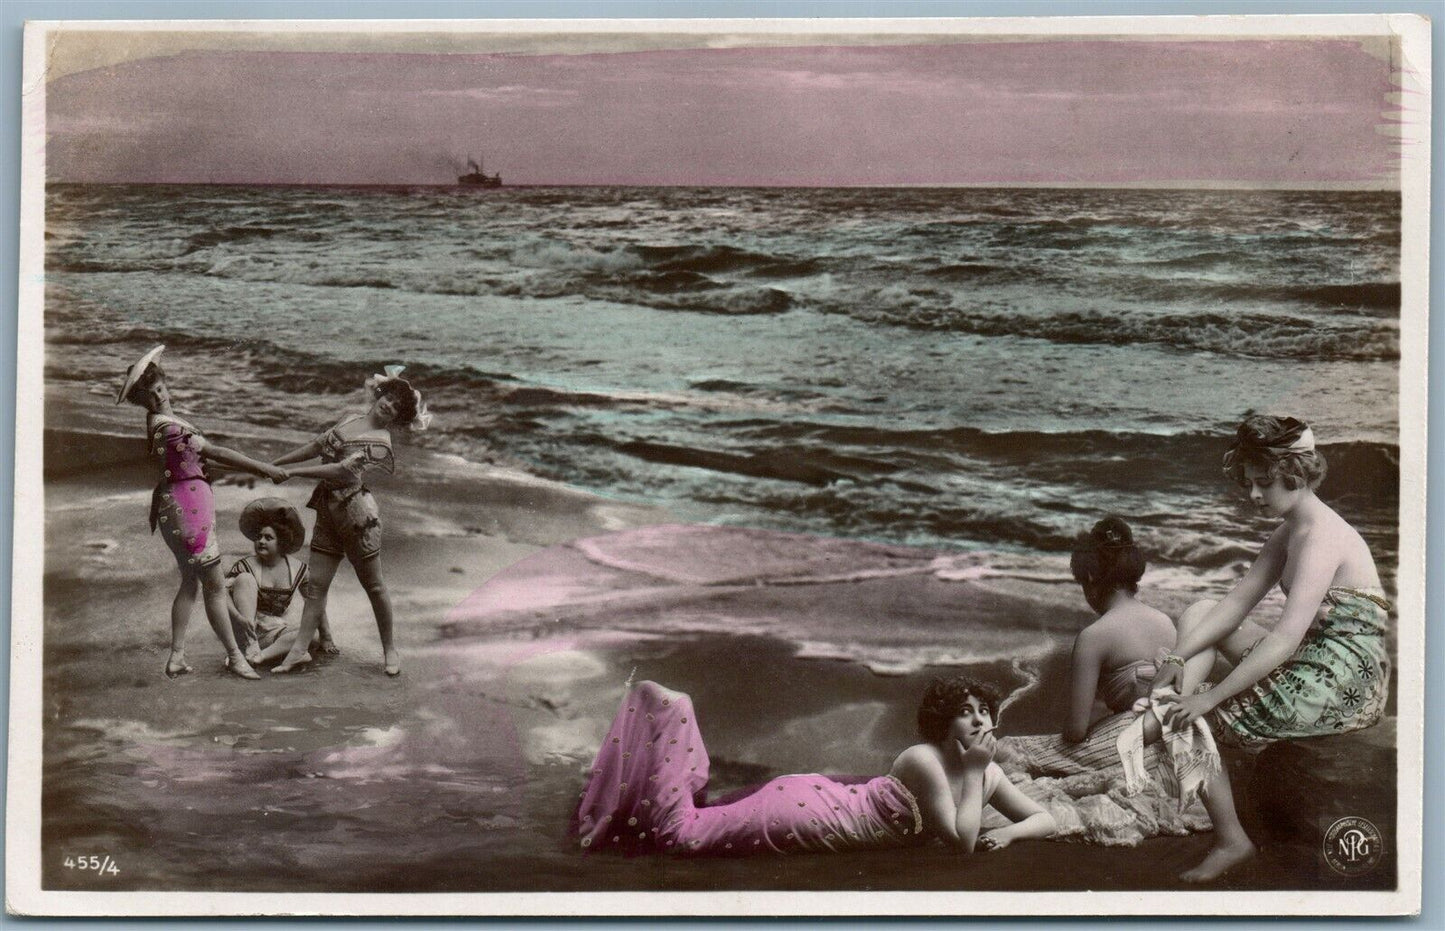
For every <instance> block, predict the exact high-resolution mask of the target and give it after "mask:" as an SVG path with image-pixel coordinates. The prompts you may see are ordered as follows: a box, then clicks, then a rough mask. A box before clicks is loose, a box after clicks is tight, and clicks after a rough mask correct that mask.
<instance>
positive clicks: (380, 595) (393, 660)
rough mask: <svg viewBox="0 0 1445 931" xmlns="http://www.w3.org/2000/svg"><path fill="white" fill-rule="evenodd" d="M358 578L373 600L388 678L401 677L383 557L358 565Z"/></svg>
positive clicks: (364, 560)
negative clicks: (383, 568) (383, 577)
mask: <svg viewBox="0 0 1445 931" xmlns="http://www.w3.org/2000/svg"><path fill="white" fill-rule="evenodd" d="M356 577H357V578H358V579H359V580H361V587H362V588H364V589H366V597H367V598H370V599H371V613H372V614H375V615H376V631H377V633H379V634H380V635H381V653H382V657H383V659H384V662H385V664H386V674H387V675H388V676H399V675H401V654H400V653H398V652H397V651H396V644H395V643H394V642H393V641H392V613H391V594H390V593H389V592H387V590H386V583H385V582H384V581H382V578H381V556H380V555H377V556H373V557H371V558H370V559H363V560H362V561H361V562H360V563H357V564H356Z"/></svg>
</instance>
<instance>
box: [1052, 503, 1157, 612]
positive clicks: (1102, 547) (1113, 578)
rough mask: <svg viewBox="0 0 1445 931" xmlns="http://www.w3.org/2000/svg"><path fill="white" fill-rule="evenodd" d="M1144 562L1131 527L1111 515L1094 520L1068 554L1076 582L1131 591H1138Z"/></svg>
mask: <svg viewBox="0 0 1445 931" xmlns="http://www.w3.org/2000/svg"><path fill="white" fill-rule="evenodd" d="M1145 565H1146V563H1145V561H1144V554H1143V553H1142V552H1141V551H1140V550H1139V547H1137V546H1135V545H1134V531H1133V530H1131V529H1130V528H1129V525H1128V524H1126V523H1124V521H1123V519H1122V518H1118V517H1114V516H1112V515H1110V516H1109V517H1106V518H1104V519H1103V520H1101V521H1099V522H1098V523H1097V524H1095V525H1094V529H1093V530H1090V531H1089V532H1088V533H1087V534H1086V535H1085V536H1084V537H1083V539H1082V540H1080V542H1079V545H1078V547H1077V548H1076V549H1075V550H1074V552H1073V554H1072V555H1071V556H1070V557H1069V569H1070V570H1071V571H1072V572H1073V573H1074V581H1075V582H1078V583H1079V584H1080V585H1092V586H1097V587H1099V588H1101V589H1105V590H1108V591H1113V590H1114V589H1119V588H1122V589H1124V590H1126V591H1128V592H1129V594H1131V595H1132V594H1135V593H1136V592H1138V591H1139V579H1141V578H1143V576H1144V567H1145Z"/></svg>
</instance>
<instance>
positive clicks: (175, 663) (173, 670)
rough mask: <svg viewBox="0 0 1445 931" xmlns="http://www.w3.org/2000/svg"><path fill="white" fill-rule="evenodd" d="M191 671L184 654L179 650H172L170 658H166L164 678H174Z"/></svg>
mask: <svg viewBox="0 0 1445 931" xmlns="http://www.w3.org/2000/svg"><path fill="white" fill-rule="evenodd" d="M191 671H192V669H191V664H190V663H187V662H186V654H185V653H183V652H181V651H180V650H172V651H171V658H170V659H168V660H166V678H167V679H174V678H176V677H177V676H183V675H185V674H186V673H188V672H191Z"/></svg>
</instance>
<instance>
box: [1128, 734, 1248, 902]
mask: <svg viewBox="0 0 1445 931" xmlns="http://www.w3.org/2000/svg"><path fill="white" fill-rule="evenodd" d="M1163 733H1164V731H1163V728H1162V727H1161V726H1160V724H1159V719H1158V718H1156V717H1155V716H1154V714H1153V712H1149V713H1148V714H1146V715H1145V716H1144V741H1145V743H1154V742H1156V741H1158V740H1159V738H1160V737H1161V736H1162V735H1163ZM1200 798H1201V800H1202V801H1203V802H1204V810H1205V811H1207V812H1209V820H1210V821H1211V822H1213V824H1214V843H1213V844H1212V845H1211V846H1210V848H1209V852H1208V853H1206V854H1205V855H1204V859H1203V860H1200V861H1199V862H1198V863H1197V864H1196V865H1195V866H1194V867H1193V868H1192V869H1188V870H1185V871H1184V872H1183V873H1180V874H1179V878H1180V879H1181V880H1182V881H1184V882H1187V883H1207V882H1213V881H1214V880H1216V879H1218V878H1219V877H1220V876H1223V875H1224V874H1225V873H1226V872H1228V871H1229V870H1231V869H1233V868H1234V867H1236V866H1238V865H1239V864H1241V863H1243V862H1245V861H1246V860H1248V859H1250V858H1251V857H1253V856H1254V855H1255V854H1256V853H1257V852H1258V848H1256V847H1255V846H1254V842H1253V841H1251V840H1250V839H1249V835H1248V834H1246V833H1245V831H1244V825H1242V824H1240V823H1239V812H1238V811H1236V810H1235V808H1234V790H1233V789H1232V788H1231V787H1230V785H1229V771H1228V770H1226V769H1225V768H1224V767H1223V766H1222V765H1221V766H1220V768H1219V772H1217V773H1215V774H1214V775H1213V776H1210V777H1209V780H1208V781H1207V782H1206V783H1205V784H1204V792H1203V793H1202V795H1201V796H1200Z"/></svg>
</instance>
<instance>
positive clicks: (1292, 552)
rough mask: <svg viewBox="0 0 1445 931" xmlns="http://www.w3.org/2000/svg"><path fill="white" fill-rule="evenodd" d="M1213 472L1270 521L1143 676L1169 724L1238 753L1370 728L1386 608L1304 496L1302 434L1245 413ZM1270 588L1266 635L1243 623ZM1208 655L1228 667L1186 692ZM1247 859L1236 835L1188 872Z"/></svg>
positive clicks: (1314, 458)
mask: <svg viewBox="0 0 1445 931" xmlns="http://www.w3.org/2000/svg"><path fill="white" fill-rule="evenodd" d="M1224 471H1225V473H1226V474H1227V475H1228V476H1229V477H1230V478H1232V479H1234V480H1235V481H1236V482H1237V483H1239V485H1240V486H1241V487H1243V488H1245V489H1246V490H1247V491H1248V493H1249V499H1250V501H1252V502H1253V503H1254V504H1255V506H1256V507H1258V508H1259V509H1260V511H1261V513H1263V514H1264V515H1266V516H1268V517H1271V518H1275V519H1277V520H1279V521H1280V524H1279V526H1278V527H1277V528H1276V529H1275V531H1274V533H1273V534H1271V535H1270V538H1269V540H1268V541H1266V543H1265V544H1264V547H1263V548H1262V549H1261V550H1260V552H1259V555H1258V556H1257V557H1256V558H1255V561H1254V563H1253V565H1251V566H1250V568H1249V571H1248V572H1247V573H1245V576H1244V578H1243V579H1241V580H1240V581H1239V583H1238V584H1237V585H1235V587H1234V590H1233V591H1231V592H1230V593H1229V594H1228V595H1226V596H1225V597H1224V599H1223V600H1221V601H1218V602H1210V601H1206V602H1200V603H1198V604H1195V605H1193V606H1191V607H1190V608H1189V609H1188V610H1187V611H1185V612H1184V614H1183V615H1182V616H1181V617H1180V619H1179V639H1178V641H1177V643H1176V644H1175V646H1174V650H1173V653H1172V654H1171V655H1169V656H1168V657H1166V658H1165V662H1164V665H1163V666H1162V668H1161V669H1160V671H1159V675H1158V676H1157V677H1156V678H1155V680H1154V687H1155V688H1160V687H1164V686H1169V687H1174V688H1177V690H1178V691H1179V693H1180V694H1182V695H1184V696H1185V697H1184V698H1182V699H1180V700H1179V701H1178V702H1177V703H1176V704H1173V705H1172V706H1171V707H1170V708H1169V710H1168V711H1167V712H1166V717H1167V718H1168V721H1169V723H1170V724H1171V725H1173V726H1183V725H1188V724H1190V723H1192V722H1193V721H1194V720H1195V719H1197V718H1200V717H1204V718H1206V719H1207V720H1208V721H1209V724H1210V729H1211V730H1212V731H1213V732H1214V735H1215V738H1216V739H1217V740H1218V741H1220V742H1222V743H1226V744H1235V745H1240V746H1245V747H1260V746H1264V745H1265V744H1268V743H1270V742H1272V741H1276V740H1289V739H1294V738H1299V737H1315V736H1321V735H1325V734H1339V733H1344V732H1347V731H1353V730H1359V729H1361V728H1365V727H1369V726H1370V725H1372V724H1375V723H1376V722H1378V721H1379V720H1380V717H1381V716H1382V715H1383V714H1384V709H1385V702H1386V700H1387V699H1388V697H1389V679H1390V667H1389V659H1388V651H1387V648H1386V629H1387V626H1388V623H1389V603H1388V602H1387V601H1386V600H1385V595H1384V592H1383V590H1382V588H1381V586H1380V575H1379V572H1378V571H1377V570H1376V568H1375V561H1374V558H1373V557H1372V556H1371V555H1370V549H1369V546H1368V545H1366V543H1365V541H1364V539H1363V538H1362V537H1361V536H1360V535H1359V533H1358V532H1356V531H1355V529H1354V528H1353V527H1351V526H1350V525H1349V524H1348V523H1346V522H1345V520H1344V518H1342V517H1340V515H1339V514H1337V513H1335V511H1334V509H1332V508H1331V507H1330V506H1329V505H1327V504H1325V503H1324V502H1323V501H1321V500H1320V499H1319V498H1318V497H1316V495H1315V489H1316V488H1318V487H1319V484H1320V482H1321V481H1323V480H1324V477H1325V460H1324V457H1323V456H1321V455H1320V453H1319V452H1318V450H1316V449H1315V437H1314V433H1313V431H1311V430H1310V428H1309V427H1308V426H1306V425H1305V424H1304V423H1303V422H1301V421H1299V420H1296V419H1294V418H1293V417H1268V416H1258V415H1256V416H1251V417H1249V418H1247V419H1246V420H1245V421H1244V422H1243V423H1242V424H1240V425H1239V428H1238V430H1237V431H1236V434H1235V441H1234V445H1233V446H1232V447H1231V448H1230V450H1229V452H1227V453H1226V454H1225V456H1224ZM1276 584H1278V585H1279V586H1280V588H1281V589H1283V590H1284V593H1285V605H1284V611H1283V613H1282V614H1281V615H1280V619H1279V621H1278V623H1276V624H1275V625H1274V628H1273V629H1272V630H1266V629H1265V628H1263V627H1261V626H1260V625H1258V624H1256V623H1254V622H1253V621H1251V620H1249V619H1248V615H1249V613H1250V611H1252V610H1253V609H1254V608H1255V606H1256V605H1258V604H1259V601H1260V599H1261V598H1263V597H1264V595H1265V593H1267V592H1268V591H1269V590H1270V589H1271V588H1273V587H1274V586H1275V585H1276ZM1218 654H1223V656H1224V657H1225V658H1226V659H1227V660H1228V661H1229V662H1230V663H1231V664H1232V665H1233V667H1234V668H1233V669H1232V670H1231V671H1230V673H1229V675H1227V676H1226V677H1225V678H1224V680H1223V681H1221V682H1219V683H1218V684H1216V685H1214V686H1213V687H1212V688H1209V689H1208V690H1207V691H1198V689H1199V687H1200V686H1201V684H1202V683H1203V682H1204V679H1205V677H1206V676H1207V675H1209V672H1210V670H1211V668H1212V667H1213V665H1214V662H1215V658H1216V656H1217V655H1218ZM1217 831H1218V821H1217V820H1216V832H1217ZM1240 833H1241V836H1242V833H1243V832H1240ZM1253 853H1254V847H1253V845H1252V844H1250V843H1249V840H1248V838H1247V837H1246V838H1244V839H1243V843H1242V844H1240V843H1237V842H1236V843H1234V844H1233V845H1230V844H1229V843H1227V842H1221V841H1220V840H1218V839H1216V841H1215V847H1214V848H1213V849H1212V850H1211V851H1210V852H1209V855H1208V856H1207V857H1206V858H1205V862H1204V863H1202V864H1200V867H1198V868H1197V869H1200V870H1204V871H1205V872H1206V873H1208V874H1212V875H1210V876H1209V877H1208V878H1212V876H1213V875H1218V874H1219V873H1222V872H1223V871H1224V870H1226V869H1228V868H1230V867H1231V866H1233V865H1234V864H1235V863H1238V862H1241V861H1242V860H1244V859H1248V857H1249V856H1251V855H1252V854H1253Z"/></svg>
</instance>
